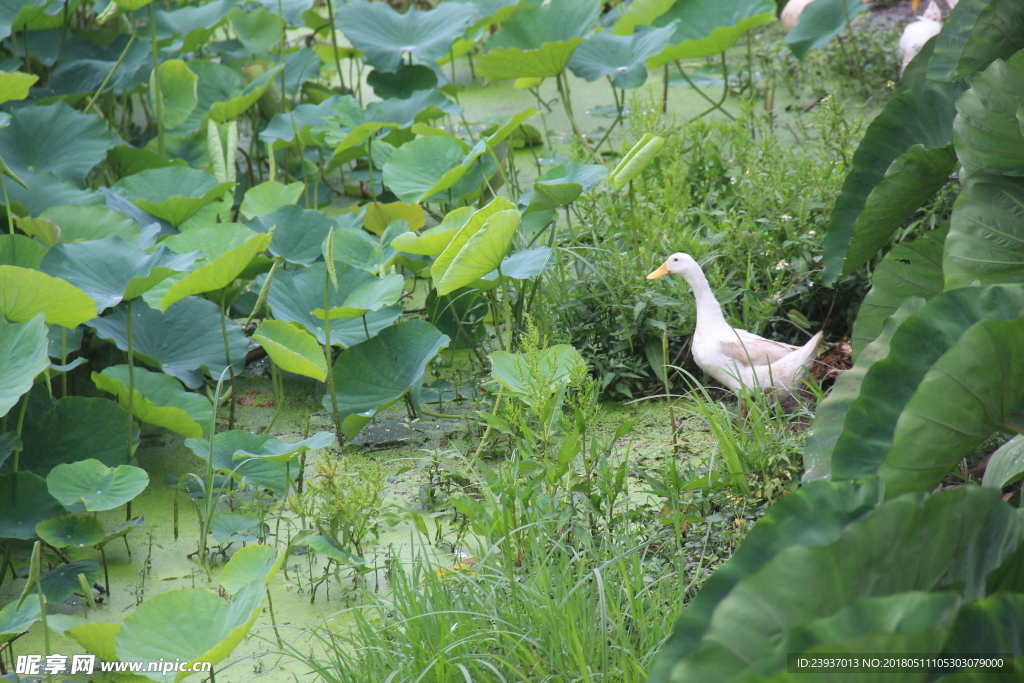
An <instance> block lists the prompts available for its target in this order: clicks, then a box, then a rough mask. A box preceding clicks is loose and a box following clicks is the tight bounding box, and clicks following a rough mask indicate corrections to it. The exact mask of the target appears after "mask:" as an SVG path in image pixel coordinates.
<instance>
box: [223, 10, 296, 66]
mask: <svg viewBox="0 0 1024 683" xmlns="http://www.w3.org/2000/svg"><path fill="white" fill-rule="evenodd" d="M228 20H229V21H230V22H231V28H233V29H234V30H235V34H236V35H237V36H238V39H239V40H240V41H242V45H244V46H245V49H246V50H248V51H249V52H251V53H253V54H254V55H265V54H268V53H270V51H271V50H272V49H273V48H275V47H277V45H278V44H279V43H280V42H281V41H282V40H284V27H285V24H284V19H282V18H281V17H279V16H277V15H275V14H271V13H270V12H268V11H267V10H266V9H264V8H263V7H255V8H253V9H252V10H251V11H248V12H247V11H245V10H243V9H242V8H241V7H235V8H234V9H233V10H231V11H230V12H228Z"/></svg>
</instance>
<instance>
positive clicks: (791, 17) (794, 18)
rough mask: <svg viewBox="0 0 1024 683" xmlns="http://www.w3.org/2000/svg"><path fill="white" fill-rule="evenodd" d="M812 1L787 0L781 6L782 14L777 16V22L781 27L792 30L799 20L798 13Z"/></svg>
mask: <svg viewBox="0 0 1024 683" xmlns="http://www.w3.org/2000/svg"><path fill="white" fill-rule="evenodd" d="M812 2H814V0H789V2H787V3H786V6H785V7H783V8H782V14H781V15H780V16H779V23H781V24H782V28H784V29H786V30H787V31H792V30H793V28H794V27H795V26H796V24H797V22H798V21H800V13H801V12H803V11H804V7H807V6H808V5H809V4H811V3H812Z"/></svg>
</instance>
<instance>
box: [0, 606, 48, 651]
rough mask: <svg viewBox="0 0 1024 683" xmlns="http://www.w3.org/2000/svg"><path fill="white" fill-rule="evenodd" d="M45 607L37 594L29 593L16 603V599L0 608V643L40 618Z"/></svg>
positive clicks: (19, 633)
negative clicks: (20, 601)
mask: <svg viewBox="0 0 1024 683" xmlns="http://www.w3.org/2000/svg"><path fill="white" fill-rule="evenodd" d="M44 610H45V608H44V607H43V601H42V599H41V598H40V597H39V596H38V595H31V596H28V598H27V599H26V600H25V601H24V602H23V603H21V605H18V601H17V600H12V601H11V602H9V603H7V604H6V605H4V608H3V609H0V645H2V644H4V643H7V642H9V641H11V640H14V639H15V638H17V637H18V636H20V635H21V634H22V633H24V632H25V631H27V630H29V628H31V627H32V624H34V623H36V622H37V621H39V619H41V618H42V617H41V615H42V614H43V611H44Z"/></svg>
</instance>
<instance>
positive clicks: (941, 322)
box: [832, 285, 1024, 496]
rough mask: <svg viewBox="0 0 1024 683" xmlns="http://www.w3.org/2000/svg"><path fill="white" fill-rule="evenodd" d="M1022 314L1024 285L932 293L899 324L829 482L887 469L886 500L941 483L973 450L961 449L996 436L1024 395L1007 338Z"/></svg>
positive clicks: (848, 425)
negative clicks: (961, 458)
mask: <svg viewBox="0 0 1024 683" xmlns="http://www.w3.org/2000/svg"><path fill="white" fill-rule="evenodd" d="M1022 310H1024V289H1021V287H1019V286H1014V285H993V286H989V287H967V288H964V289H956V290H952V291H949V292H945V293H943V294H940V295H938V296H936V297H935V298H933V299H932V300H931V301H929V302H927V303H926V304H925V305H924V306H923V307H921V309H920V310H918V311H917V312H916V313H914V314H913V315H911V316H910V317H909V318H907V319H906V320H905V321H903V323H902V324H901V325H900V326H899V327H898V328H897V329H896V331H895V332H894V333H893V336H892V340H891V342H890V344H889V355H888V356H887V357H886V358H884V359H882V360H879V361H878V362H876V363H875V364H874V365H873V366H872V367H871V368H870V369H868V371H867V373H866V374H865V376H864V380H863V382H862V383H861V386H860V392H859V395H858V396H857V398H856V399H855V400H854V401H853V403H852V404H851V405H850V408H849V410H848V411H847V413H846V418H845V422H844V424H843V433H842V434H841V435H840V436H839V438H838V439H837V440H836V443H835V447H834V449H833V451H832V476H833V477H835V478H842V479H845V478H860V477H863V476H871V475H874V474H875V473H876V472H879V471H880V468H883V469H884V470H885V475H886V478H887V480H888V483H887V486H886V495H887V496H893V495H897V494H898V492H903V491H906V490H909V489H913V488H924V487H928V488H929V489H930V487H932V486H934V484H935V483H938V481H939V480H941V478H942V476H943V475H944V474H945V472H946V471H947V470H948V469H949V467H951V466H952V464H953V462H956V460H958V459H959V458H960V457H962V456H963V455H964V454H965V453H967V452H969V451H970V447H967V448H966V450H964V448H965V446H964V444H965V443H969V442H970V443H973V442H975V441H980V440H981V439H983V438H984V437H985V436H988V435H989V434H991V433H992V431H994V430H995V429H996V428H997V426H998V424H999V423H1000V422H1001V421H1002V420H1003V419H1004V418H1005V417H1006V415H1007V414H1008V412H1009V411H1010V409H1011V408H1012V407H1013V406H1014V405H1015V404H1016V403H1017V402H1018V401H1019V400H1020V398H1021V397H1022V396H1024V379H1022V378H1024V357H1022V355H1021V349H1020V348H1019V344H1018V345H1017V347H1018V348H1017V350H1016V351H1014V350H1013V349H1012V346H1013V344H1012V342H1011V341H1009V340H1010V339H1012V335H1013V334H1017V335H1020V334H1024V319H1022V318H1021V317H1020V316H1021V311H1022ZM1008 335H1009V336H1008ZM1018 338H1019V336H1018ZM993 354H995V355H993ZM999 354H1002V355H999ZM996 359H999V360H996ZM1016 365H1020V366H1021V368H1020V369H1019V370H1018V371H1017V374H1014V371H1013V368H1014V367H1015V366H1016ZM965 372H969V373H971V374H968V375H967V376H966V377H964V376H963V374H964V373H965ZM951 384H955V385H957V386H955V387H954V386H950V385H951ZM929 390H930V391H929ZM935 391H939V392H940V393H934V392H935ZM978 392H981V393H978ZM965 394H967V395H965ZM1014 397H1016V398H1014ZM929 401H931V403H929ZM925 403H928V405H922V404H925ZM954 415H955V417H953V416H954ZM950 419H952V422H949V421H948V420H950ZM936 420H938V422H936ZM955 430H962V431H955ZM915 439H917V440H919V441H917V442H916V443H915ZM936 439H938V440H936ZM897 446H899V448H897ZM950 458H953V462H950ZM908 467H909V468H910V469H907V468H908Z"/></svg>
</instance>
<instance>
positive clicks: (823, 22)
mask: <svg viewBox="0 0 1024 683" xmlns="http://www.w3.org/2000/svg"><path fill="white" fill-rule="evenodd" d="M864 9H866V8H865V5H864V3H862V2H860V1H859V0H816V1H815V2H812V3H811V4H810V5H807V6H806V7H804V10H803V12H801V13H800V21H799V22H797V25H796V27H794V28H793V30H792V31H790V32H789V33H787V34H786V45H788V46H789V49H790V50H792V51H793V54H794V55H796V56H797V59H803V58H804V55H806V54H807V53H808V51H810V50H813V49H814V48H822V47H825V46H826V45H828V42H829V41H830V40H832V38H833V37H834V36H836V35H837V34H838V33H839V32H840V31H842V30H843V29H844V28H846V25H847V23H848V22H849V21H850V20H851V19H852V18H853V17H855V16H857V15H858V14H860V13H861V12H862V11H864Z"/></svg>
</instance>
